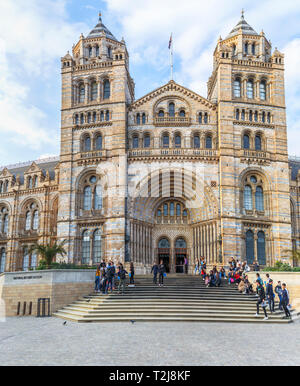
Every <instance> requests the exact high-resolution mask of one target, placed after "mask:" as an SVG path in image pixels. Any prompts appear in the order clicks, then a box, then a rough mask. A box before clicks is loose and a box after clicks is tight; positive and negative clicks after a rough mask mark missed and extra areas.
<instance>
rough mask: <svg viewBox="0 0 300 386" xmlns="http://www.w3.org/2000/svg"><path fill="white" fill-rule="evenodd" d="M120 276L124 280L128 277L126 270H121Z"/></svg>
mask: <svg viewBox="0 0 300 386" xmlns="http://www.w3.org/2000/svg"><path fill="white" fill-rule="evenodd" d="M119 277H120V279H123V280H124V279H125V278H126V271H125V270H124V269H123V270H122V271H120V272H119Z"/></svg>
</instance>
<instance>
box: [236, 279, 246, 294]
mask: <svg viewBox="0 0 300 386" xmlns="http://www.w3.org/2000/svg"><path fill="white" fill-rule="evenodd" d="M245 290H246V286H245V280H244V279H241V281H240V283H239V285H238V291H239V292H241V293H244V292H245Z"/></svg>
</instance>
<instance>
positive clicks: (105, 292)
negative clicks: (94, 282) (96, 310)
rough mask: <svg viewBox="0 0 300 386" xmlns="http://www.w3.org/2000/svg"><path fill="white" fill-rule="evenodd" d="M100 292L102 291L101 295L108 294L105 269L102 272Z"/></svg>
mask: <svg viewBox="0 0 300 386" xmlns="http://www.w3.org/2000/svg"><path fill="white" fill-rule="evenodd" d="M101 291H102V293H103V295H107V294H108V282H107V277H106V270H105V269H103V270H102V279H101Z"/></svg>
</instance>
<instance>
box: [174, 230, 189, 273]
mask: <svg viewBox="0 0 300 386" xmlns="http://www.w3.org/2000/svg"><path fill="white" fill-rule="evenodd" d="M186 258H187V244H186V241H185V239H184V238H182V237H179V238H178V239H176V241H175V272H176V273H184V261H185V259H186Z"/></svg>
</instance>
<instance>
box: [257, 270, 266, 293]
mask: <svg viewBox="0 0 300 386" xmlns="http://www.w3.org/2000/svg"><path fill="white" fill-rule="evenodd" d="M257 282H259V284H260V285H261V286H263V285H264V282H263V280H262V278H261V277H260V274H259V273H257V274H256V283H257ZM256 296H258V292H257V287H256Z"/></svg>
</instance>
